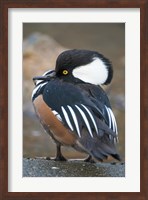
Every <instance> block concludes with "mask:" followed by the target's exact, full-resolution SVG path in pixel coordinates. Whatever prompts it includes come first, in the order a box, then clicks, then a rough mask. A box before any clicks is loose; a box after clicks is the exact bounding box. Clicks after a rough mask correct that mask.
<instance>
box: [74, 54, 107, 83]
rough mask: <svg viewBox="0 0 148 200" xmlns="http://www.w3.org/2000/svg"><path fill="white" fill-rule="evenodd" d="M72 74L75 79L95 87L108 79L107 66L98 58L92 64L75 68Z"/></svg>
mask: <svg viewBox="0 0 148 200" xmlns="http://www.w3.org/2000/svg"><path fill="white" fill-rule="evenodd" d="M72 73H73V76H74V77H75V78H78V79H81V80H82V81H84V82H87V83H91V84H95V85H100V84H103V83H105V81H106V80H107V78H108V69H107V66H106V65H105V63H104V62H103V61H102V60H101V59H99V58H97V57H95V58H94V59H93V61H92V62H91V63H89V64H87V65H83V66H79V67H77V68H75V69H74V70H73V72H72Z"/></svg>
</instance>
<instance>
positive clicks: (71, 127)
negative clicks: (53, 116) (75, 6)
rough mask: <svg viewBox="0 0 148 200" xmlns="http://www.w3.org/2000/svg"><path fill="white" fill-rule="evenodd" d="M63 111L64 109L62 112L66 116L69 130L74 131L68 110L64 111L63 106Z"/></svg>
mask: <svg viewBox="0 0 148 200" xmlns="http://www.w3.org/2000/svg"><path fill="white" fill-rule="evenodd" d="M61 109H62V112H63V114H64V117H65V120H66V122H67V124H68V126H69V128H70V129H71V130H72V131H73V130H74V128H73V126H72V124H71V122H70V119H69V117H68V114H67V112H66V110H65V109H64V107H63V106H61Z"/></svg>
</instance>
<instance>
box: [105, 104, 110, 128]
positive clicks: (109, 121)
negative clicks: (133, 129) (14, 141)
mask: <svg viewBox="0 0 148 200" xmlns="http://www.w3.org/2000/svg"><path fill="white" fill-rule="evenodd" d="M105 108H106V111H107V114H108V118H109V128H110V129H111V116H110V112H109V110H108V108H107V107H106V106H105Z"/></svg>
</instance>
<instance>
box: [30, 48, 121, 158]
mask: <svg viewBox="0 0 148 200" xmlns="http://www.w3.org/2000/svg"><path fill="white" fill-rule="evenodd" d="M112 77H113V69H112V65H111V62H110V61H109V60H108V59H107V58H105V57H104V56H103V55H102V54H100V53H98V52H96V51H90V50H77V49H73V50H67V51H64V52H62V53H61V54H60V55H59V56H58V58H57V60H56V67H55V70H49V71H47V72H45V73H44V74H43V75H42V76H38V77H34V78H33V81H34V83H35V88H34V90H33V93H32V102H33V105H34V108H35V111H36V114H37V116H38V117H39V120H40V122H41V124H42V125H43V127H44V129H45V130H46V132H47V133H49V134H50V136H51V137H52V138H53V140H54V141H55V143H56V146H57V154H56V158H55V160H66V158H64V156H63V155H62V153H61V146H62V145H66V146H71V147H73V148H74V149H76V150H78V151H81V152H85V153H87V154H88V159H86V160H87V161H91V160H92V159H94V160H98V161H103V160H104V159H107V158H108V156H109V155H110V156H112V157H113V158H115V159H117V160H120V156H119V154H118V153H117V151H116V143H117V141H118V132H117V124H116V120H115V117H114V114H113V112H112V109H111V105H110V102H109V99H108V97H107V95H106V93H105V92H104V90H103V89H102V87H101V86H100V85H107V84H109V83H110V82H111V80H112Z"/></svg>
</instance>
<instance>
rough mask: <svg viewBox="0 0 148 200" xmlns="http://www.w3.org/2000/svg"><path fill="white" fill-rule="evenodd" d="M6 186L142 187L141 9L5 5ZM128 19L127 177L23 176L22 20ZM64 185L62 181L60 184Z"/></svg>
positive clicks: (40, 188) (38, 189)
mask: <svg viewBox="0 0 148 200" xmlns="http://www.w3.org/2000/svg"><path fill="white" fill-rule="evenodd" d="M8 17H9V185H8V187H9V191H11V192H139V191H140V9H22V8H21V9H19V8H17V9H16V8H15V9H14V8H13V9H9V16H8ZM23 22H100V23H104V22H107V23H108V22H112V23H116V22H118V23H119V22H121V23H126V177H122V178H118V177H116V178H107V177H105V178H100V177H98V178H96V177H95V178H86V177H85V178H53V177H52V178H47V177H46V178H37V177H36V178H29V177H28V178H23V177H22V131H23V130H22V23H23ZM63 185H64V186H65V187H62V186H63Z"/></svg>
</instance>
